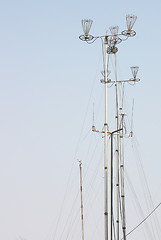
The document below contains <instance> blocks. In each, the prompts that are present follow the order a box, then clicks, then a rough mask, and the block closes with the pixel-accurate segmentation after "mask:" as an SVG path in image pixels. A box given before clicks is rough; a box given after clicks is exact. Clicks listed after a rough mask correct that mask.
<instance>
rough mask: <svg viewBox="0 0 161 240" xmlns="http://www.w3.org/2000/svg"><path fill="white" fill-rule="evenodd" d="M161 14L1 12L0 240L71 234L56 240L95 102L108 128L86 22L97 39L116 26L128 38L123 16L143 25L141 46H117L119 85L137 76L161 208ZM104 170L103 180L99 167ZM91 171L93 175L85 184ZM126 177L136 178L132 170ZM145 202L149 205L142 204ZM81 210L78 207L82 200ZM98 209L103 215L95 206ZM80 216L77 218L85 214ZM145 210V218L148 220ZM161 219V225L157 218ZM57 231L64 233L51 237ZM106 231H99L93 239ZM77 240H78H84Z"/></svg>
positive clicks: (22, 4) (134, 5) (22, 8)
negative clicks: (133, 72) (85, 37)
mask: <svg viewBox="0 0 161 240" xmlns="http://www.w3.org/2000/svg"><path fill="white" fill-rule="evenodd" d="M160 9H161V3H160V1H156V0H154V1H149V2H148V1H138V0H137V1H124V0H123V1H115V2H114V1H102V0H100V1H96V0H94V1H91V0H90V1H89V0H86V1H78V2H76V1H73V0H70V1H59V2H58V1H57V2H54V1H49V0H46V1H44V0H39V1H36V0H32V1H31V0H28V1H8V0H6V1H3V2H1V4H0V165H1V167H0V213H1V214H0V226H1V227H0V239H3V240H13V239H14V240H16V239H19V236H22V237H24V239H27V240H35V239H39V240H51V239H54V240H56V239H59V240H61V239H62V240H65V239H66V238H65V234H66V232H64V235H62V238H61V237H60V236H61V228H62V229H63V228H64V225H65V223H66V219H68V216H67V215H68V210H69V208H70V206H71V205H70V204H71V203H72V201H73V199H74V198H75V194H76V193H77V190H76V189H77V188H78V192H79V175H78V166H77V165H78V164H77V159H79V158H81V159H82V161H83V160H84V161H86V160H85V152H88V150H87V148H88V147H87V146H88V145H87V144H88V143H86V142H84V139H85V140H86V138H85V137H86V136H87V133H88V130H89V129H90V127H91V124H92V105H93V101H94V102H95V105H96V113H95V114H96V116H95V118H96V120H97V123H96V124H97V126H98V127H99V128H102V126H103V121H104V116H101V113H102V110H103V107H101V110H100V111H99V103H101V104H102V103H103V98H101V96H102V94H103V93H104V92H103V87H102V86H101V84H100V83H99V80H100V77H101V75H100V71H101V70H102V58H101V57H102V55H101V42H99V41H96V42H95V43H94V44H93V45H88V44H85V43H83V42H81V41H79V39H78V36H79V35H80V34H81V33H82V28H81V19H82V18H86V17H87V18H88V17H89V18H92V19H93V20H94V22H93V26H92V29H91V33H93V34H96V35H97V34H98V35H100V34H104V33H105V32H106V29H109V27H110V26H111V25H119V26H120V29H121V30H123V29H125V28H126V24H125V16H126V14H127V13H132V14H136V15H137V16H138V19H137V22H136V24H135V30H136V32H137V35H136V37H135V38H133V39H130V40H128V41H127V42H126V43H122V44H121V45H120V46H119V55H118V65H119V68H118V71H119V73H118V77H120V78H128V77H129V76H130V70H129V67H130V66H131V65H138V66H139V67H140V71H139V77H140V78H141V82H140V83H138V84H137V86H135V87H129V86H128V87H127V89H126V90H127V92H126V94H127V95H126V96H127V99H128V100H127V105H128V107H127V109H128V108H129V109H128V110H129V114H131V108H132V101H133V97H134V98H135V111H134V130H135V133H136V136H137V139H138V141H139V143H140V146H141V147H140V148H141V153H142V162H143V165H144V167H145V173H146V175H147V181H148V183H149V187H150V190H151V194H152V198H153V200H154V205H156V204H158V203H159V201H161V193H160V185H161V177H160V170H161V157H160V134H161V129H160V119H161V103H160V102H161V91H160V89H161V81H160V67H161V64H160V54H161V44H160V43H161V33H160ZM111 70H113V69H111ZM91 88H93V90H92V91H91ZM90 96H91V98H90ZM88 103H89V104H88ZM97 110H98V112H97ZM110 111H111V112H112V110H110ZM97 114H98V116H97ZM127 114H128V113H127ZM130 117H131V116H129V118H130ZM84 119H85V123H84V125H83V126H84V128H83V131H82V130H81V129H82V124H83V120H84ZM81 131H82V134H81V135H80V132H81ZM79 136H81V141H80V142H79ZM90 137H91V138H92V139H93V135H91V134H90V135H89V137H88V139H87V140H89V139H90ZM95 138H96V139H95ZM98 140H100V142H101V143H99V144H100V145H99V146H100V148H101V149H102V146H103V140H101V138H100V139H99V137H98V136H96V137H94V140H92V141H98ZM89 141H90V140H89ZM78 142H79V148H78V151H77V143H78ZM82 142H83V144H84V146H82V145H83V144H82V145H81V143H82ZM94 144H95V142H93V146H94ZM83 147H85V150H84V148H83ZM99 151H100V153H99ZM99 151H98V154H96V156H98V155H99V154H100V156H102V155H101V154H102V153H101V151H103V150H99ZM75 152H76V154H75ZM83 158H84V159H83ZM92 160H93V159H92ZM88 161H90V160H89V159H88ZM88 161H87V163H88ZM94 163H96V160H95V161H94ZM100 163H101V164H100V167H99V169H100V170H99V174H100V175H101V174H102V169H103V162H100ZM72 164H74V165H73V166H74V167H73V168H72V174H73V175H72V178H71V181H73V190H72V189H70V190H71V192H70V193H69V192H68V194H67V200H66V201H65V204H64V207H63V213H64V218H63V219H61V221H60V222H58V216H59V215H60V209H61V206H62V199H63V196H64V194H65V191H66V184H67V179H68V175H69V172H70V170H71V167H72ZM84 166H86V162H84ZM90 171H91V172H92V167H91V168H90V170H89V175H90V173H91V172H90ZM129 171H131V174H132V175H134V176H133V177H134V178H135V174H134V172H133V170H129ZM91 177H92V175H91ZM86 179H87V181H86V183H84V184H85V188H86V186H88V177H87V178H84V181H85V180H86ZM100 179H101V182H100V185H99V186H102V185H101V183H103V180H102V175H101V177H100ZM95 184H96V183H95ZM134 185H135V184H134ZM96 186H97V187H98V188H99V186H98V185H96ZM102 188H103V186H102ZM158 189H159V190H158ZM138 191H140V190H138ZM87 192H88V191H87ZM91 194H93V196H95V195H97V193H95V192H91ZM140 196H141V195H140ZM69 199H71V203H70V202H69ZM99 201H100V199H99V200H98V202H99ZM140 201H141V202H143V198H142V197H141V200H140ZM102 202H103V201H102ZM77 204H80V203H79V198H78V199H77ZM142 204H143V205H144V203H142ZM94 206H95V207H97V206H98V204H97V202H96V203H94ZM77 209H78V211H79V205H77V206H76V210H77ZM98 209H99V207H98ZM74 210H75V209H74ZM144 210H145V215H146V213H148V211H147V212H146V209H144ZM92 211H93V210H92ZM158 216H159V217H158V218H159V219H160V218H161V211H160V212H159V211H158ZM129 218H130V217H129ZM78 219H79V212H78ZM89 219H90V218H89ZM91 219H92V217H91ZM137 220H138V219H137V218H136V222H137ZM57 222H58V223H59V224H58V225H60V226H59V227H58V230H57V232H56V234H57V235H56V237H55V236H54V231H55V228H56V223H57ZM136 222H135V223H136ZM135 223H134V224H135ZM79 224H80V223H79V222H78V226H77V228H76V229H77V230H76V233H77V234H78V233H79V229H80V225H79ZM92 224H93V225H92ZM95 224H96V222H93V223H92V222H91V224H89V230H87V228H88V225H87V224H86V228H85V229H86V234H87V236H89V237H91V235H90V233H89V232H90V229H93V228H95ZM130 226H133V224H131V225H130ZM101 230H102V229H101V227H100V228H98V233H97V234H99V231H101ZM64 231H65V230H64ZM140 234H141V233H140ZM46 236H47V237H46ZM140 236H142V235H140ZM95 237H97V235H95ZM77 238H78V239H80V235H79V236H77ZM93 239H94V240H95V238H93ZM97 239H98V237H97ZM129 239H130V238H129ZM156 239H157V238H156ZM70 240H72V238H71V237H70Z"/></svg>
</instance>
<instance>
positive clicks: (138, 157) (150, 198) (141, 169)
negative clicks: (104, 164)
mask: <svg viewBox="0 0 161 240" xmlns="http://www.w3.org/2000/svg"><path fill="white" fill-rule="evenodd" d="M134 140H135V141H134ZM133 143H134V145H135V150H136V153H135V154H136V156H137V159H138V160H139V161H138V163H139V166H140V168H139V170H140V171H141V172H140V177H142V178H143V181H144V185H145V188H146V189H147V193H146V196H145V200H146V201H147V199H148V198H149V205H150V206H149V205H148V203H147V207H148V210H150V208H151V209H153V208H154V203H153V200H152V196H151V193H150V189H149V186H148V182H147V179H146V175H145V172H144V168H143V165H142V161H141V157H140V154H139V152H138V149H137V146H136V143H137V139H136V136H134V138H133ZM132 147H133V150H134V146H133V145H132ZM154 222H155V224H154V223H153V221H151V226H152V229H153V234H154V236H155V232H156V235H157V236H158V239H160V237H159V232H158V229H159V231H160V233H161V229H160V225H159V222H158V218H157V216H156V215H154ZM153 224H154V225H153ZM154 228H155V229H156V231H154Z"/></svg>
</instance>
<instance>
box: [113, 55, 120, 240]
mask: <svg viewBox="0 0 161 240" xmlns="http://www.w3.org/2000/svg"><path fill="white" fill-rule="evenodd" d="M114 57H115V105H116V109H115V121H116V122H115V124H116V125H115V126H116V131H117V130H118V120H119V119H118V93H117V66H116V53H115V54H114ZM118 148H119V135H118V133H117V134H116V194H117V215H116V233H117V234H116V239H117V240H119V149H118ZM111 240H112V239H111Z"/></svg>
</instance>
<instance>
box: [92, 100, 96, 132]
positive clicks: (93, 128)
mask: <svg viewBox="0 0 161 240" xmlns="http://www.w3.org/2000/svg"><path fill="white" fill-rule="evenodd" d="M94 130H95V125H94V103H93V124H92V131H94Z"/></svg>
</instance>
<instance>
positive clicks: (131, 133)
mask: <svg viewBox="0 0 161 240" xmlns="http://www.w3.org/2000/svg"><path fill="white" fill-rule="evenodd" d="M133 116H134V98H133V102H132V113H131V132H130V136H131V137H132V136H133Z"/></svg>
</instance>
